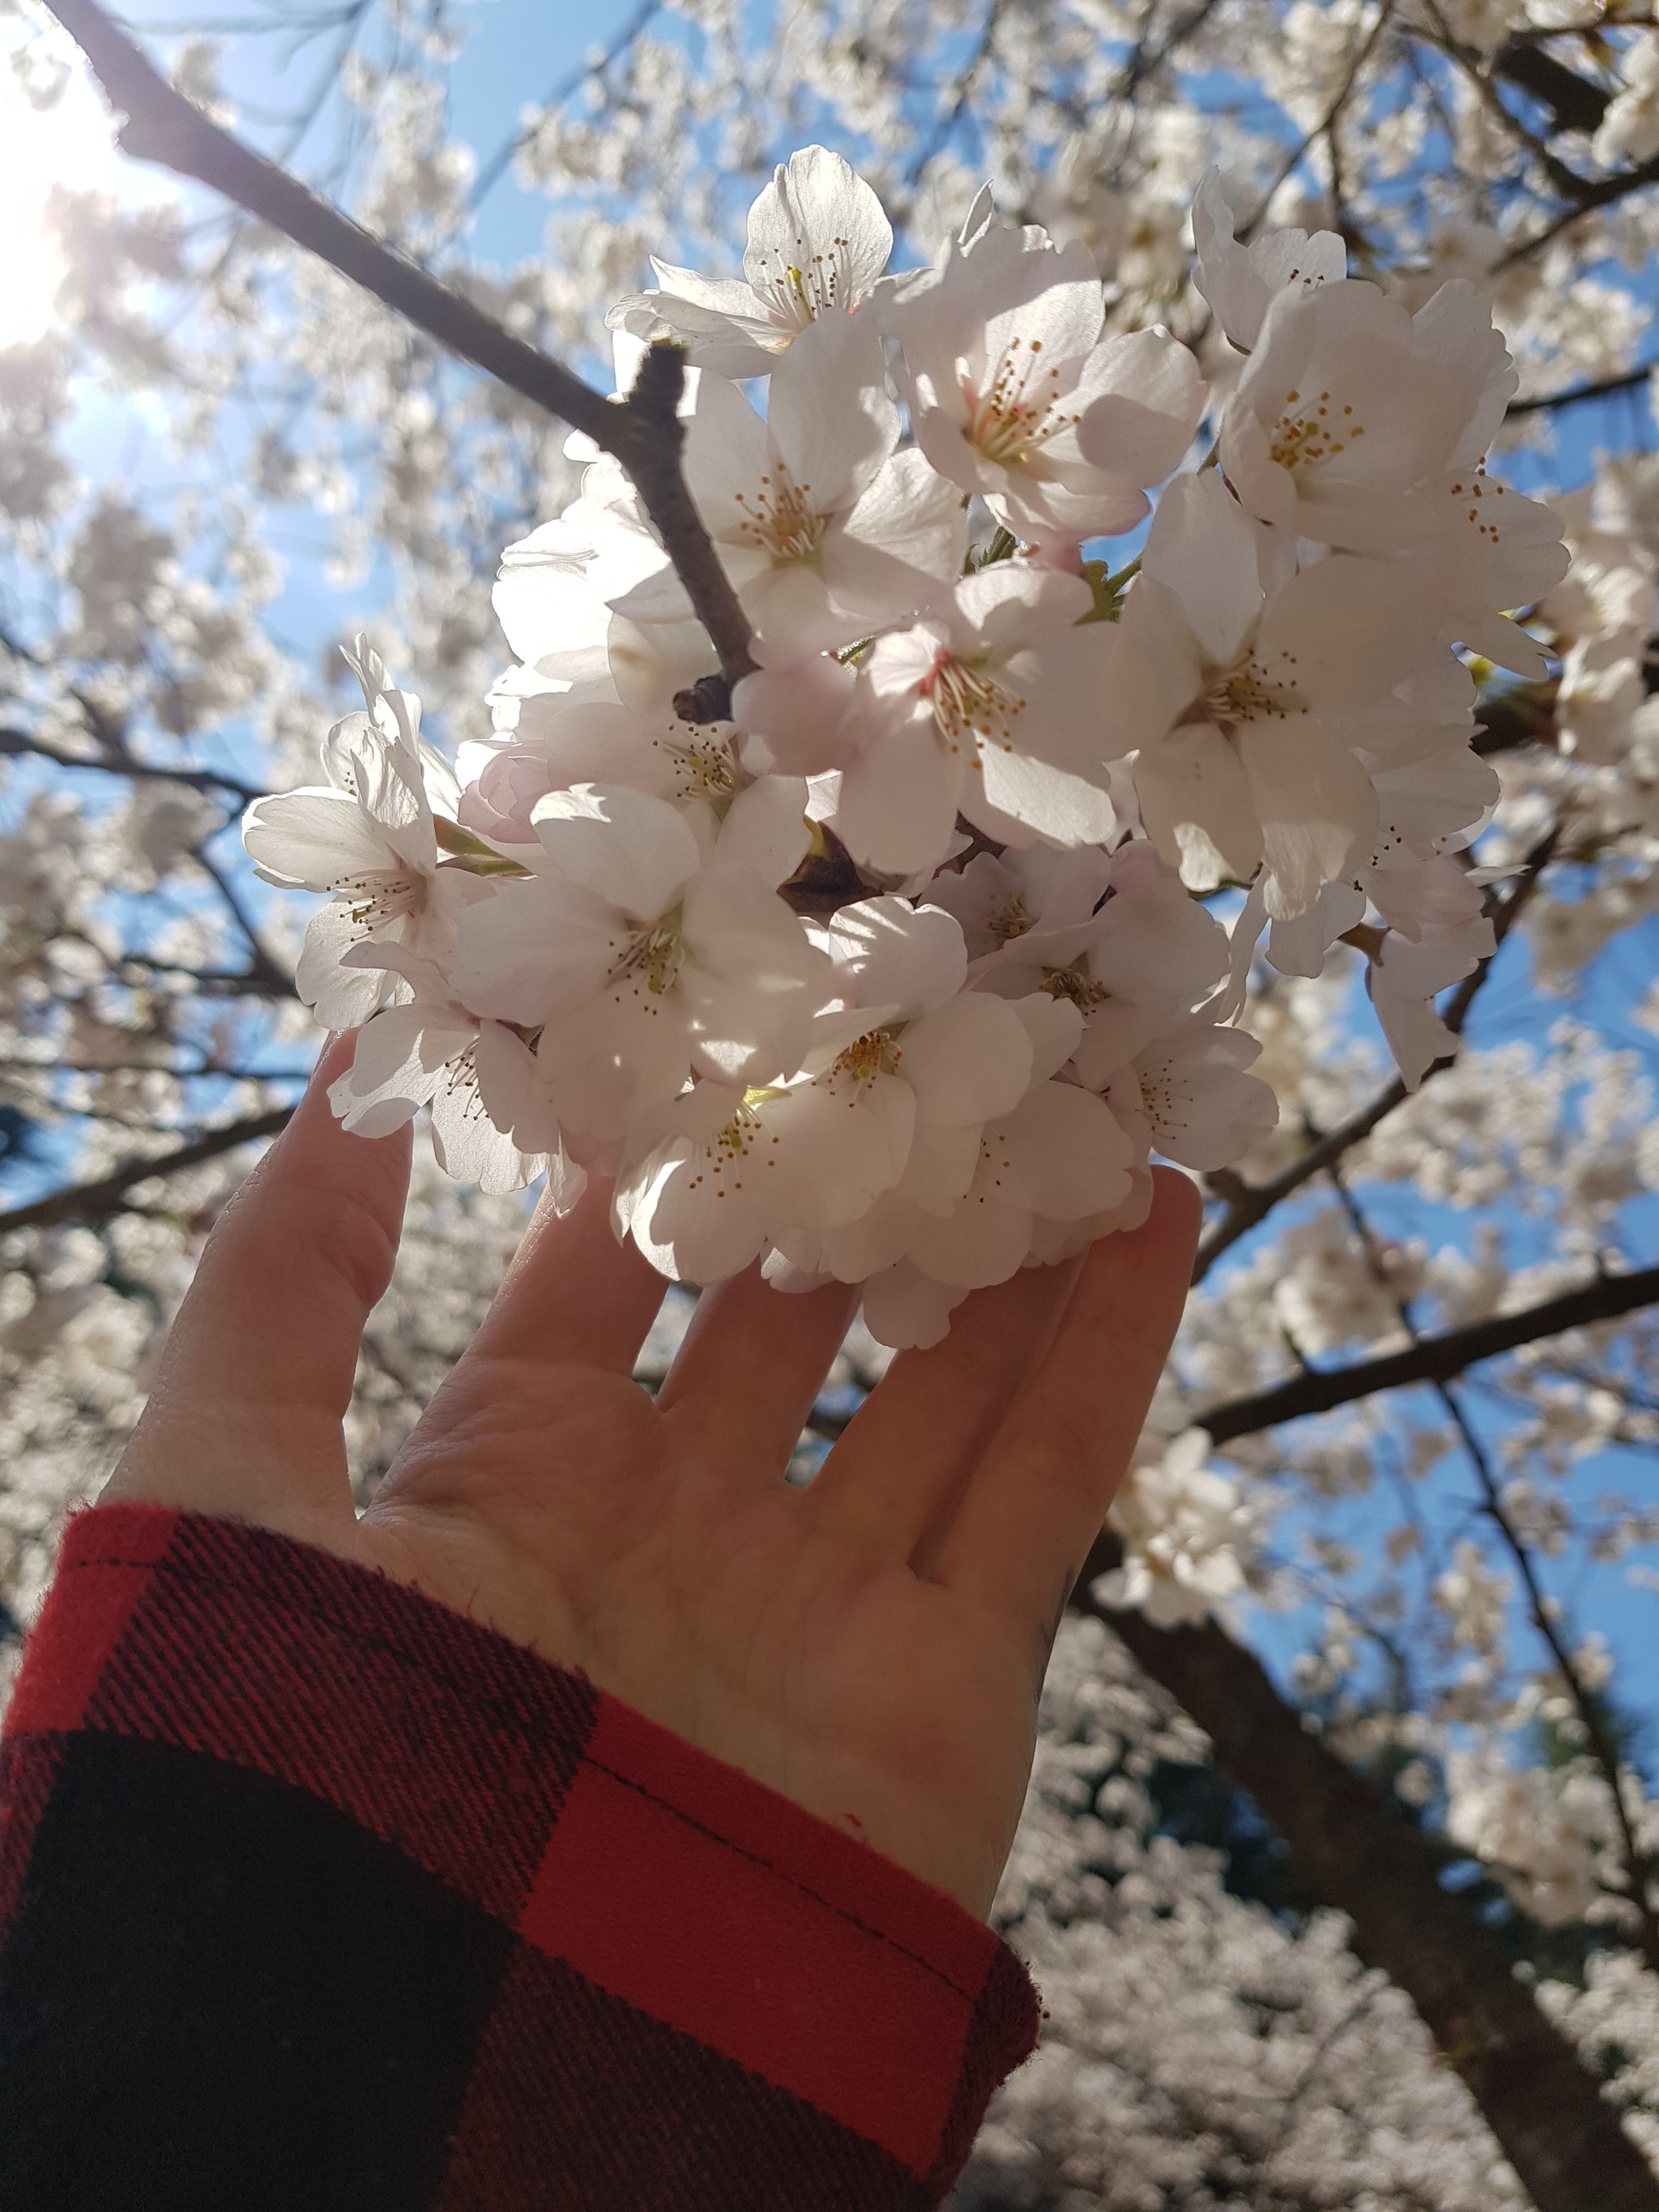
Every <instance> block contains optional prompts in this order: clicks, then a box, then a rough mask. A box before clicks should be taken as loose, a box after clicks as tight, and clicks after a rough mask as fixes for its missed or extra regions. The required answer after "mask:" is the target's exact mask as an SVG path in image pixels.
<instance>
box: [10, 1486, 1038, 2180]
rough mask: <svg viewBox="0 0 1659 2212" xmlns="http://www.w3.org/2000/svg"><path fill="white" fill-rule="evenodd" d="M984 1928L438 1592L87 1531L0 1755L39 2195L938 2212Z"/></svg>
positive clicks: (162, 1525) (1012, 1988) (147, 1510)
mask: <svg viewBox="0 0 1659 2212" xmlns="http://www.w3.org/2000/svg"><path fill="white" fill-rule="evenodd" d="M1035 2037H1036V2000H1035V1997H1034V1996H1033V1993H1032V1990H1031V1987H1030V1983H1029V1982H1028V1981H1027V1979H1026V1978H1025V1975H1024V1971H1023V1969H1022V1968H1021V1967H1020V1966H1019V1965H1018V1962H1017V1961H1016V1960H1015V1959H1014V1958H1013V1956H1012V1953H1010V1952H1009V1951H1008V1950H1007V1949H1006V1948H1005V1947H1004V1946H1003V1945H1002V1944H1001V1943H1000V1942H998V1940H997V1939H996V1937H995V1936H994V1935H993V1934H992V1932H991V1931H990V1929H987V1928H986V1927H983V1926H981V1924H980V1923H978V1922H976V1921H975V1920H973V1919H972V1918H970V1917H969V1915H968V1914H967V1913H965V1912H964V1911H962V1910H961V1909H960V1907H959V1906H957V1905H956V1904H955V1903H954V1902H953V1901H952V1900H951V1899H949V1898H947V1897H945V1895H943V1894H942V1893H940V1892H939V1891H937V1890H933V1889H931V1888H929V1887H927V1885H926V1884H924V1883H922V1882H921V1881H917V1880H916V1879H915V1877H914V1876H912V1875H908V1874H906V1873H905V1872H904V1871H903V1870H902V1869H900V1868H899V1867H897V1866H896V1865H894V1864H893V1863H891V1862H890V1860H887V1859H884V1858H882V1857H878V1855H877V1853H875V1852H874V1851H872V1850H868V1849H867V1848H866V1846H865V1845H864V1844H860V1843H858V1842H856V1841H854V1839H853V1838H850V1837H848V1836H845V1835H842V1833H840V1832H838V1831H837V1830H836V1829H833V1828H831V1827H830V1826H828V1825H827V1824H826V1823H824V1822H823V1821H820V1820H817V1819H815V1818H814V1817H813V1816H812V1815H811V1814H808V1813H805V1812H804V1811H802V1810H801V1809H800V1808H799V1807H798V1806H796V1805H794V1804H793V1803H791V1802H789V1801H787V1799H785V1798H783V1797H781V1796H777V1795H776V1794H775V1792H774V1791H772V1790H768V1789H766V1788H764V1787H763V1785H762V1784H759V1783H757V1782H754V1781H752V1780H750V1778H749V1777H748V1776H746V1775H744V1774H742V1773H739V1772H738V1771H737V1770H736V1769H735V1768H732V1767H729V1766H726V1765H723V1764H722V1763H721V1762H720V1761H719V1760H717V1759H712V1758H710V1757H708V1755H707V1754H706V1753H702V1752H701V1751H697V1750H696V1749H694V1748H693V1747H691V1746H690V1745H689V1744H686V1743H684V1741H681V1740H680V1739H679V1738H678V1737H677V1736H674V1735H670V1734H669V1733H668V1732H667V1731H666V1730H665V1729H660V1728H658V1727H656V1726H655V1725H654V1724H653V1723H651V1722H649V1721H647V1720H645V1719H644V1718H642V1717H641V1716H640V1715H639V1714H638V1713H635V1712H634V1711H631V1710H630V1709H629V1707H628V1706H626V1705H622V1704H619V1703H618V1702H617V1700H616V1699H613V1698H611V1697H608V1696H606V1695H605V1694H603V1693H602V1692H599V1691H597V1690H596V1689H595V1688H594V1687H593V1686H592V1683H590V1682H589V1681H587V1680H586V1679H585V1678H584V1677H582V1676H580V1675H577V1674H568V1673H566V1672H565V1671H564V1670H563V1669H562V1668H557V1667H553V1666H550V1665H548V1664H547V1663H546V1662H544V1661H543V1660H541V1659H538V1657H537V1656H535V1655H534V1654H533V1653H532V1652H531V1651H528V1650H525V1649H524V1648H523V1647H521V1646H520V1645H518V1644H512V1643H509V1642H507V1640H506V1639H505V1638H501V1637H499V1636H497V1635H495V1634H494V1633H493V1632H490V1631H489V1630H488V1629H485V1628H481V1627H479V1626H477V1624H476V1623H474V1622H472V1621H470V1620H465V1618H463V1617H462V1615H460V1614H459V1613H453V1612H451V1611H450V1610H449V1609H448V1608H447V1607H443V1606H440V1605H438V1604H435V1603H434V1602H433V1601H431V1600H429V1599H428V1598H425V1597H423V1596H422V1595H419V1594H418V1593H417V1592H416V1591H414V1590H412V1589H408V1588H406V1587H405V1586H404V1585H403V1584H401V1583H394V1582H392V1581H391V1580H389V1579H387V1578H386V1577H383V1576H380V1575H378V1574H374V1573H372V1572H370V1571H367V1570H365V1569H363V1568H361V1567H356V1566H352V1565H348V1564H346V1563H345V1562H344V1561H343V1560H340V1559H335V1558H334V1557H333V1556H332V1555H331V1554H329V1553H324V1552H320V1551H318V1550H315V1549H313V1547H311V1546H309V1545H305V1544H300V1543H295V1542H293V1541H290V1540H289V1539H288V1538H286V1537H282V1536H277V1535H274V1534H270V1533H269V1532H267V1531H264V1530H260V1529H254V1528H245V1527H243V1526H241V1525H240V1524H239V1523H234V1522H228V1521H221V1520H212V1519H208V1518H205V1517H204V1516H200V1515H195V1514H175V1513H171V1512H167V1511H164V1510H161V1509H159V1508H156V1507H145V1506H125V1505H114V1506H102V1507H99V1508H96V1509H94V1510H92V1511H89V1512H85V1513H82V1514H79V1515H77V1516H76V1517H75V1518H74V1519H73V1520H72V1521H71V1522H70V1527H69V1531H68V1534H67V1535H66V1537H65V1539H64V1551H63V1558H62V1560H61V1562H60V1566H59V1571H58V1578H57V1581H56V1583H54V1585H53V1587H52V1591H51V1593H50V1595H48V1598H47V1601H46V1607H45V1609H44V1611H43V1613H42V1615H41V1619H40V1625H39V1626H38V1627H37V1628H36V1629H35V1631H34V1633H33V1636H32V1638H30V1641H29V1646H28V1650H27V1656H26V1659H25V1662H24V1665H23V1668H22V1671H21V1675H20V1678H19V1680H18V1684H17V1688H16V1691H15V1697H14V1699H13V1703H12V1706H11V1710H10V1713H9V1717H8V1722H7V1728H6V1733H5V1735H4V1738H3V1740H0V2205H3V2206H4V2207H5V2208H6V2212H70V2208H74V2212H88V2208H89V2207H92V2206H94V2205H99V2206H108V2207H110V2208H112V2212H164V2208H165V2212H229V2208H231V2207H235V2208H236V2212H266V2208H269V2212H279V2208H280V2212H299V2208H301V2207H303V2208H305V2212H486V2208H487V2212H532V2208H533V2212H566V2208H568V2212H577V2208H580V2212H611V2208H616V2212H624V2208H625V2209H626V2212H750V2208H753V2212H763V2208H764V2212H781V2208H786V2207H787V2212H818V2208H823V2212H830V2208H832V2207H833V2208H834V2212H900V2209H901V2208H902V2212H912V2208H915V2212H920V2208H922V2207H926V2206H929V2205H933V2204H935V2203H938V2201H939V2198H940V2197H942V2196H943V2195H944V2194H945V2191H946V2190H947V2189H948V2188H949V2186H950V2184H951V2180H952V2179H953V2178H954V2177H955V2174H956V2172H957V2169H958V2167H959V2166H961V2164H962V2162H963V2159H964V2158H965V2157H966V2155H967V2152H968V2149H969V2145H970V2143H971V2142H972V2139H973V2136H974V2133H975V2129H976V2127H977V2125H978V2123H979V2119H980V2116H981V2112H982V2111H983V2109H984V2106H985V2105H986V2102H987V2100H988V2098H989V2096H990V2093H991V2092H992V2090H993V2089H994V2087H995V2086H996V2084H997V2083H998V2081H1000V2080H1001V2078H1002V2077H1003V2075H1005V2074H1006V2072H1007V2071H1008V2070H1009V2069H1010V2068H1012V2066H1014V2065H1016V2064H1018V2062H1019V2061H1020V2059H1022V2058H1023V2057H1024V2056H1025V2054H1026V2052H1027V2051H1029V2050H1030V2047H1031V2045H1032V2043H1033V2042H1034V2040H1035Z"/></svg>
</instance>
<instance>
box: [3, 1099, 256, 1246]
mask: <svg viewBox="0 0 1659 2212" xmlns="http://www.w3.org/2000/svg"><path fill="white" fill-rule="evenodd" d="M293 1113H294V1109H293V1107H291V1106H273V1107H272V1108H271V1109H270V1111H269V1112H268V1113H264V1114H251V1115H249V1116H248V1117H247V1119H246V1121H232V1122H230V1123H228V1125H227V1126H226V1127H224V1128H222V1129H210V1130H209V1131H208V1133H206V1135H205V1136H202V1137H197V1138H196V1139H194V1140H193V1142H191V1143H190V1144H188V1145H180V1146H178V1147H177V1149H176V1150H174V1151H173V1152H160V1153H155V1154H153V1155H152V1156H151V1157H150V1158H148V1159H137V1160H129V1161H128V1162H127V1163H126V1164H125V1167H119V1168H117V1169H116V1170H115V1172H114V1174H113V1175H107V1176H104V1177H103V1179H102V1180H101V1182H83V1183H76V1184H75V1185H74V1186H73V1188H70V1189H67V1190H55V1191H53V1192H52V1193H51V1194H50V1195H49V1196H48V1197H46V1198H37V1199H35V1200H33V1203H32V1204H30V1205H28V1206H13V1207H12V1209H11V1211H10V1212H9V1213H0V1236H4V1235H5V1234H6V1232H7V1231H9V1230H12V1229H52V1228H55V1227H56V1226H57V1225H58V1223H59V1222H62V1221H107V1220H108V1218H109V1217H110V1216H111V1214H112V1213H118V1212H120V1211H121V1208H122V1206H124V1205H125V1203H126V1196H127V1193H128V1192H129V1191H130V1190H132V1189H135V1188H137V1185H138V1184H139V1183H141V1182H149V1181H150V1180H151V1178H152V1177H153V1176H170V1175H178V1174H179V1173H180V1172H181V1171H182V1170H184V1169H185V1168H198V1167H200V1166H202V1165H203V1164H204V1162H205V1161H208V1160H216V1159H217V1158H219V1156H220V1154H221V1153H222V1152H234V1151H235V1149H236V1147H237V1146H239V1145H251V1144H252V1143H253V1142H254V1141H255V1140H256V1139H258V1138H260V1137H274V1136H276V1133H278V1131H279V1130H282V1129H284V1128H286V1127H287V1126H288V1123H289V1120H290V1118H291V1117H292V1115H293Z"/></svg>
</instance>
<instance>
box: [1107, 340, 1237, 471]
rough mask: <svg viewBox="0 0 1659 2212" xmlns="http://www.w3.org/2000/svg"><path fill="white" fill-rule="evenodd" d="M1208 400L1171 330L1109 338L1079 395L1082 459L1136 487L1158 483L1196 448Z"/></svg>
mask: <svg viewBox="0 0 1659 2212" xmlns="http://www.w3.org/2000/svg"><path fill="white" fill-rule="evenodd" d="M1078 398H1079V401H1080V402H1081V403H1082V405H1083V419H1082V421H1081V422H1079V424H1078V429H1077V440H1078V446H1079V450H1080V452H1081V453H1082V455H1083V458H1084V459H1085V461H1088V462H1090V463H1091V465H1093V466H1094V467H1096V468H1101V469H1109V471H1111V472H1112V474H1113V475H1114V476H1118V477H1125V478H1127V480H1128V481H1129V482H1131V483H1136V484H1143V485H1144V484H1155V483H1161V482H1162V480H1163V479H1164V477H1167V476H1168V475H1169V474H1170V471H1172V470H1173V469H1176V468H1177V467H1179V465H1180V463H1181V458H1182V454H1183V453H1185V452H1186V450H1187V448H1188V446H1189V445H1190V444H1191V443H1192V441H1193V433H1194V431H1195V430H1196V429H1197V428H1198V423H1199V417H1200V416H1201V415H1202V414H1203V412H1204V402H1205V398H1206V388H1205V383H1204V379H1203V378H1202V376H1201V375H1200V374H1199V368H1198V363H1197V362H1196V361H1195V360H1194V357H1193V355H1192V353H1191V351H1190V350H1189V349H1188V347H1186V346H1184V345H1182V343H1180V342H1179V340H1178V339H1176V338H1172V337H1170V334H1169V332H1168V331H1164V330H1148V331H1131V332H1129V333H1128V335H1127V336H1126V337H1115V338H1108V339H1106V340H1105V341H1104V343H1103V344H1101V345H1100V346H1099V347H1098V348H1097V349H1096V351H1095V353H1094V355H1093V356H1091V360H1090V362H1089V365H1088V368H1087V370H1086V372H1085V379H1084V383H1083V386H1082V389H1081V390H1080V391H1079V394H1078Z"/></svg>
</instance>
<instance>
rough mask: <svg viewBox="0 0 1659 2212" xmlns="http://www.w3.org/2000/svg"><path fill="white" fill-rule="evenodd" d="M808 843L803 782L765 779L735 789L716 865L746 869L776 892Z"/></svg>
mask: <svg viewBox="0 0 1659 2212" xmlns="http://www.w3.org/2000/svg"><path fill="white" fill-rule="evenodd" d="M811 842H812V832H811V828H810V826H809V824H808V823H807V820H806V780H805V777H804V776H798V775H765V776H762V777H761V778H760V779H759V780H758V781H757V782H754V783H751V784H750V786H749V787H748V788H747V789H746V790H744V791H740V792H739V793H738V795H737V797H736V798H735V799H733V800H732V804H731V805H730V806H729V807H728V808H727V809H726V819H725V821H724V822H722V823H721V824H720V835H719V836H718V837H717V838H716V840H715V843H714V858H715V860H716V861H717V862H719V864H720V866H735V867H741V868H747V869H750V871H752V872H753V873H754V874H755V875H757V876H758V877H759V878H760V879H761V880H762V882H763V883H764V884H767V885H769V887H771V888H774V889H775V887H776V886H777V885H778V884H782V883H787V881H788V879H789V878H790V877H791V876H793V874H794V872H795V871H796V869H797V868H798V867H799V866H800V864H801V862H802V861H803V860H805V858H806V854H807V852H808V850H809V849H810V848H811Z"/></svg>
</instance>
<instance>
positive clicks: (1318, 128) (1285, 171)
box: [1236, 0, 1394, 240]
mask: <svg viewBox="0 0 1659 2212" xmlns="http://www.w3.org/2000/svg"><path fill="white" fill-rule="evenodd" d="M1393 13H1394V0H1382V4H1381V6H1380V7H1379V8H1378V9H1377V11H1376V21H1375V22H1374V23H1373V24H1372V25H1371V27H1370V30H1369V31H1368V32H1367V33H1365V37H1364V41H1363V43H1362V44H1361V46H1360V47H1359V50H1358V52H1357V53H1356V54H1355V55H1354V58H1353V60H1352V63H1351V64H1349V67H1348V73H1347V75H1346V76H1345V77H1344V79H1343V81H1342V83H1341V86H1340V88H1339V90H1338V92H1337V94H1336V97H1335V98H1334V100H1332V102H1331V104H1330V106H1328V108H1327V109H1326V111H1325V112H1324V113H1323V115H1322V116H1321V117H1320V118H1319V120H1318V122H1317V123H1316V124H1315V125H1314V126H1313V128H1312V130H1311V131H1309V132H1308V133H1307V135H1306V136H1305V137H1304V138H1303V140H1302V142H1301V143H1300V144H1299V145H1297V146H1296V147H1294V148H1292V149H1291V152H1290V153H1288V154H1287V155H1285V159H1284V160H1283V161H1281V162H1280V163H1279V168H1278V171H1277V173H1275V175H1274V177H1273V182H1272V184H1270V185H1268V187H1267V191H1265V192H1263V193H1262V195H1261V199H1260V200H1259V201H1258V202H1257V203H1256V208H1255V213H1254V214H1253V215H1252V216H1251V217H1250V219H1249V222H1244V223H1241V224H1240V225H1239V226H1238V229H1237V233H1236V235H1237V237H1238V238H1239V239H1241V240H1248V239H1249V238H1251V237H1253V236H1254V235H1255V232H1256V231H1257V230H1258V229H1259V228H1261V223H1262V222H1263V221H1264V219H1265V218H1266V216H1267V210H1268V209H1269V207H1271V206H1272V204H1273V194H1274V193H1275V192H1276V191H1278V190H1279V186H1280V185H1282V184H1283V183H1284V182H1285V179H1286V178H1287V177H1290V176H1292V175H1294V174H1295V173H1296V171H1297V169H1298V168H1300V167H1301V166H1302V163H1303V161H1304V160H1305V159H1306V157H1307V156H1308V155H1309V154H1310V153H1311V151H1312V150H1313V149H1314V148H1315V147H1316V145H1317V144H1318V143H1319V142H1320V140H1321V139H1322V137H1325V136H1326V134H1327V133H1328V131H1334V130H1335V128H1336V126H1337V125H1338V124H1339V123H1340V120H1341V117H1342V111H1343V109H1344V108H1345V107H1346V106H1347V104H1348V102H1349V100H1352V97H1353V90H1354V87H1355V86H1356V85H1357V84H1358V82H1359V76H1360V72H1361V70H1363V69H1364V66H1365V64H1366V63H1367V62H1368V61H1370V58H1371V56H1372V54H1373V53H1374V52H1376V42H1377V40H1379V39H1380V38H1381V37H1382V35H1383V32H1384V31H1385V30H1386V29H1387V28H1388V25H1389V17H1390V16H1391V15H1393Z"/></svg>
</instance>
